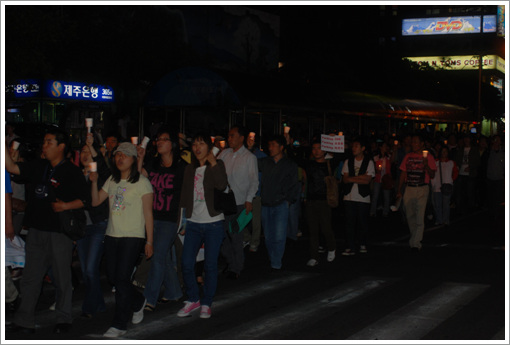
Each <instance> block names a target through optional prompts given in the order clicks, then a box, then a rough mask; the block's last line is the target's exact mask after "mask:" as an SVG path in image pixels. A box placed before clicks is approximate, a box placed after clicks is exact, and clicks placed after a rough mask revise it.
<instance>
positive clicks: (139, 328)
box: [87, 272, 313, 339]
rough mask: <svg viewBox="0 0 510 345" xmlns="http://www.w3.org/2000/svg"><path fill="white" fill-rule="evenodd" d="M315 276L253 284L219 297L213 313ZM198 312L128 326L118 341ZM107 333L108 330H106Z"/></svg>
mask: <svg viewBox="0 0 510 345" xmlns="http://www.w3.org/2000/svg"><path fill="white" fill-rule="evenodd" d="M311 276H313V274H311V273H302V272H300V273H297V274H292V275H285V276H282V277H279V278H278V279H274V280H262V281H260V282H259V283H257V284H252V285H250V287H248V288H246V289H242V290H238V291H237V292H236V293H235V295H228V297H227V298H225V299H223V298H222V297H221V295H218V296H217V298H216V299H215V301H214V305H213V312H214V313H219V312H221V310H224V309H227V308H230V307H232V306H233V305H236V304H239V303H241V302H242V301H243V300H247V299H250V298H253V297H255V296H258V295H260V294H263V293H265V292H267V291H271V290H277V289H285V288H288V286H292V285H294V286H295V284H296V283H298V282H299V281H301V280H303V279H307V278H310V277H311ZM198 312H199V311H196V312H194V314H192V315H193V316H194V317H184V318H180V317H177V315H176V314H170V315H168V316H165V317H161V318H158V319H157V320H152V321H151V322H142V323H141V324H139V325H132V324H130V325H129V326H128V332H127V333H126V334H125V335H124V336H123V337H119V338H118V339H145V338H147V337H148V336H149V335H152V334H157V333H160V332H161V331H162V330H169V329H170V328H173V327H178V326H181V325H183V324H186V323H189V322H193V321H195V320H197V316H198ZM105 331H106V329H105ZM87 336H88V337H91V338H102V334H88V335H87Z"/></svg>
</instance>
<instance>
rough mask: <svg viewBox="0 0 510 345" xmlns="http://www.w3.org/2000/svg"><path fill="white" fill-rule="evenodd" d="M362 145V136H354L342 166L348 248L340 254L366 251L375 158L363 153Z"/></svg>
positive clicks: (363, 143) (363, 142) (363, 145)
mask: <svg viewBox="0 0 510 345" xmlns="http://www.w3.org/2000/svg"><path fill="white" fill-rule="evenodd" d="M365 148H366V146H365V141H364V140H363V139H361V138H356V139H354V140H353V141H352V157H351V158H349V159H347V160H346V161H345V163H344V165H343V167H342V175H343V177H342V181H343V182H344V183H345V186H344V206H345V219H346V224H345V231H346V233H347V248H346V249H345V250H344V252H343V253H342V255H354V254H355V253H356V252H359V253H366V252H367V244H368V217H369V214H370V183H371V182H372V179H373V178H374V176H375V168H374V161H373V160H372V159H371V158H370V156H369V155H367V154H365Z"/></svg>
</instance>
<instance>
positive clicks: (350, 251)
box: [342, 248, 356, 256]
mask: <svg viewBox="0 0 510 345" xmlns="http://www.w3.org/2000/svg"><path fill="white" fill-rule="evenodd" d="M354 254H356V253H354V250H352V249H350V248H347V249H346V250H344V251H343V252H342V255H346V256H349V255H354Z"/></svg>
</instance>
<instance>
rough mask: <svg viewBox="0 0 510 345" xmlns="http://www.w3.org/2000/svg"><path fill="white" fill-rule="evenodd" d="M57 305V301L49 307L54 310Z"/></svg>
mask: <svg viewBox="0 0 510 345" xmlns="http://www.w3.org/2000/svg"><path fill="white" fill-rule="evenodd" d="M56 306H57V302H55V303H53V304H52V305H50V307H49V308H48V309H49V310H51V311H54V310H55V307H56Z"/></svg>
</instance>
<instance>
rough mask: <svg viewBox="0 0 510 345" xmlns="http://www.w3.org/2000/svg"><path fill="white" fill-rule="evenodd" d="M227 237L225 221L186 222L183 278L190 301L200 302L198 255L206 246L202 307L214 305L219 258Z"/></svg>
mask: <svg viewBox="0 0 510 345" xmlns="http://www.w3.org/2000/svg"><path fill="white" fill-rule="evenodd" d="M224 237H225V230H224V228H223V221H218V222H214V223H194V222H191V221H189V220H188V221H187V222H186V234H185V236H184V247H183V249H182V278H183V279H184V284H185V285H186V294H187V295H188V301H191V302H197V301H199V300H200V295H199V289H198V284H197V279H196V274H195V264H196V259H197V254H198V251H199V249H200V247H201V246H202V244H204V271H205V278H204V296H203V298H202V299H201V300H200V304H201V305H208V306H211V305H212V301H213V297H214V295H215V293H216V287H217V285H218V257H219V255H220V248H221V244H222V242H223V239H224Z"/></svg>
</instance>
